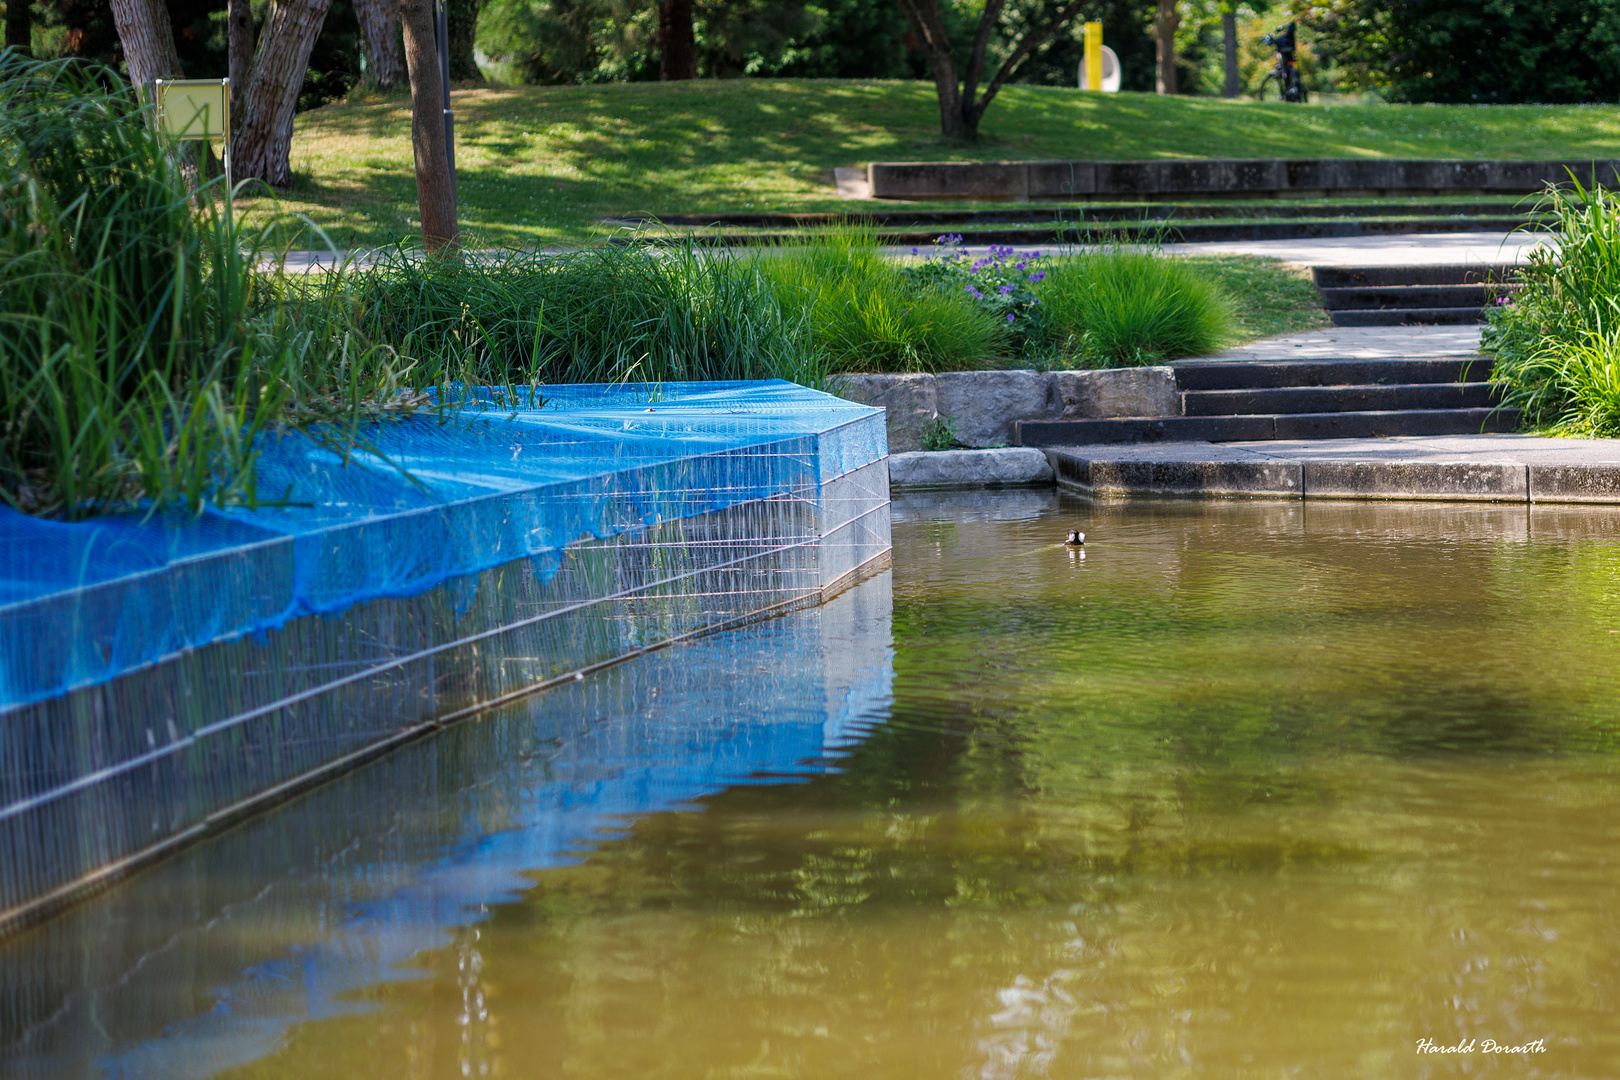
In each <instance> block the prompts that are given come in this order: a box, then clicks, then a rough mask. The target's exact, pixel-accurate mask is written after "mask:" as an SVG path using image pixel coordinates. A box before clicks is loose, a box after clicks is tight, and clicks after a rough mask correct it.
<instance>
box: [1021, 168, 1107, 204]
mask: <svg viewBox="0 0 1620 1080" xmlns="http://www.w3.org/2000/svg"><path fill="white" fill-rule="evenodd" d="M1028 178H1029V197H1030V198H1032V199H1067V198H1070V197H1072V196H1075V195H1090V194H1092V193H1093V192H1095V191H1096V190H1097V166H1096V164H1095V163H1094V162H1090V161H1032V162H1030V163H1029V172H1028Z"/></svg>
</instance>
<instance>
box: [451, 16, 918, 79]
mask: <svg viewBox="0 0 1620 1080" xmlns="http://www.w3.org/2000/svg"><path fill="white" fill-rule="evenodd" d="M693 29H694V31H695V34H696V41H697V61H698V73H699V74H700V75H702V76H704V77H707V78H727V77H734V76H739V75H800V76H804V75H808V76H856V77H869V78H870V77H879V78H883V77H887V78H894V77H901V78H903V77H907V76H910V75H912V74H914V71H913V67H912V65H911V63H910V61H909V60H908V58H907V53H906V46H905V44H904V42H903V40H902V38H903V36H904V34H905V18H904V16H902V15H901V14H900V10H899V8H898V7H897V6H896V5H895V4H893V3H892V2H890V0H824V2H821V3H804V2H802V0H741V2H737V0H696V2H695V3H694V5H693ZM478 35H479V38H478V39H479V45H480V47H481V48H482V49H483V50H484V52H485V54H486V55H488V56H489V57H491V58H492V60H493V61H494V62H495V68H496V70H497V71H498V72H502V73H505V74H507V75H508V77H511V76H514V75H515V76H516V77H518V78H520V79H522V80H523V81H525V82H535V83H552V84H555V83H596V82H610V81H619V80H632V81H639V80H646V79H656V78H658V10H657V5H656V4H655V3H653V2H652V0H489V3H488V4H487V6H486V7H485V9H484V11H483V14H482V16H481V18H480V20H479V24H478Z"/></svg>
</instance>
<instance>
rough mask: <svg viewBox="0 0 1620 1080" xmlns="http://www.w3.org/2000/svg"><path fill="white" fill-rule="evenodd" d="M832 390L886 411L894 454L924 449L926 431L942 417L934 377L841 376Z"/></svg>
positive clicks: (890, 446) (834, 380)
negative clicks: (923, 440) (923, 439)
mask: <svg viewBox="0 0 1620 1080" xmlns="http://www.w3.org/2000/svg"><path fill="white" fill-rule="evenodd" d="M828 389H829V390H831V391H832V392H833V393H835V394H837V395H838V396H839V397H841V398H843V399H844V400H846V401H858V402H860V403H861V404H862V405H872V406H875V407H877V408H880V409H883V410H885V411H886V413H887V417H886V423H887V425H888V432H889V453H891V454H899V453H905V452H906V451H910V450H921V449H922V436H923V428H924V427H926V426H927V425H928V424H929V422H930V421H932V420H934V419H936V418H937V417H938V416H939V407H938V391H937V387H936V385H935V383H934V376H932V375H841V376H838V377H836V378H834V379H833V380H832V382H831V385H830V386H829V387H828Z"/></svg>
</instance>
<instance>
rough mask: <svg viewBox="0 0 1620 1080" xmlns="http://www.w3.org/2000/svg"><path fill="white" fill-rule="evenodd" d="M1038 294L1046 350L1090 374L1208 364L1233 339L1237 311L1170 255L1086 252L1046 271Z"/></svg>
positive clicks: (1212, 286) (1195, 272)
mask: <svg viewBox="0 0 1620 1080" xmlns="http://www.w3.org/2000/svg"><path fill="white" fill-rule="evenodd" d="M1045 274H1046V276H1045V278H1044V279H1043V280H1042V281H1041V282H1040V283H1039V284H1038V285H1037V286H1036V287H1035V295H1036V297H1037V298H1038V299H1039V300H1040V303H1041V306H1042V308H1043V309H1044V319H1043V321H1042V328H1043V332H1044V334H1045V336H1046V340H1047V343H1048V347H1049V348H1051V349H1054V350H1056V351H1057V352H1059V353H1061V354H1063V355H1065V356H1068V357H1072V358H1074V359H1076V360H1078V361H1080V362H1081V363H1084V364H1085V365H1086V366H1088V367H1120V366H1132V365H1137V364H1158V363H1163V362H1164V361H1166V360H1176V359H1180V358H1181V357H1184V356H1207V355H1208V354H1210V353H1212V352H1215V351H1217V350H1219V349H1220V348H1222V347H1223V346H1224V345H1225V344H1226V342H1227V341H1228V339H1230V337H1231V335H1232V303H1231V301H1230V300H1229V299H1228V298H1227V297H1226V296H1225V295H1224V294H1223V293H1222V292H1221V289H1220V286H1219V285H1217V284H1216V283H1215V282H1214V281H1213V280H1211V279H1210V278H1209V277H1208V276H1206V275H1205V274H1203V273H1201V272H1199V270H1198V269H1197V268H1195V267H1192V266H1188V265H1186V264H1185V263H1183V262H1180V261H1179V260H1177V259H1172V258H1167V257H1165V256H1164V255H1160V254H1157V253H1149V252H1140V251H1125V250H1121V249H1103V250H1097V251H1084V252H1079V253H1076V254H1072V255H1069V256H1068V257H1066V258H1059V259H1053V260H1051V261H1050V262H1049V263H1048V264H1046V265H1045Z"/></svg>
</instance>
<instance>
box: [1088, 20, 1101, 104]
mask: <svg viewBox="0 0 1620 1080" xmlns="http://www.w3.org/2000/svg"><path fill="white" fill-rule="evenodd" d="M1102 26H1103V24H1102V23H1100V22H1088V23H1086V89H1087V90H1101V89H1102V84H1103V53H1102V51H1103V41H1102Z"/></svg>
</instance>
